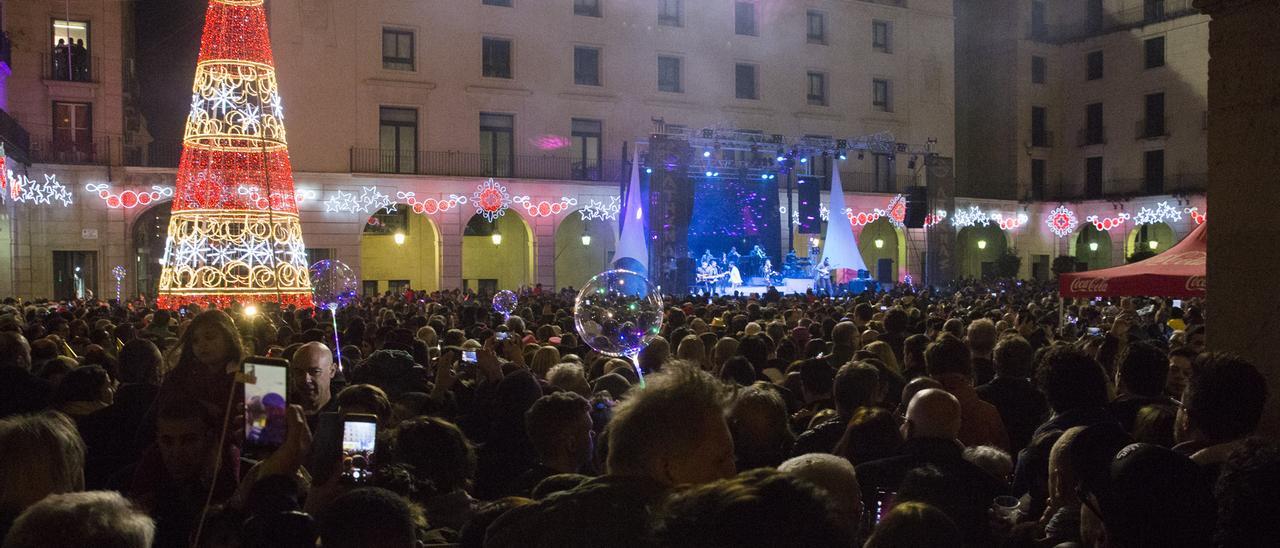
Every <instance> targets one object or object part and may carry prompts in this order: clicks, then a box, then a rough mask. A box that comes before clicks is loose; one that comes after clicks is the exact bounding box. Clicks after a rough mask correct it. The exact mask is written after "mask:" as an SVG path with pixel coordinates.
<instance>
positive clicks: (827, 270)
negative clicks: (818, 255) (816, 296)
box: [813, 258, 832, 294]
mask: <svg viewBox="0 0 1280 548" xmlns="http://www.w3.org/2000/svg"><path fill="white" fill-rule="evenodd" d="M813 289H814V291H815V292H817V293H822V292H823V291H826V292H827V294H831V293H832V287H831V263H830V262H829V261H827V259H825V258H824V259H822V264H820V265H818V268H817V280H816V281H815V283H814V288H813Z"/></svg>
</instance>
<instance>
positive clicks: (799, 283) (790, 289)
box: [693, 277, 814, 295]
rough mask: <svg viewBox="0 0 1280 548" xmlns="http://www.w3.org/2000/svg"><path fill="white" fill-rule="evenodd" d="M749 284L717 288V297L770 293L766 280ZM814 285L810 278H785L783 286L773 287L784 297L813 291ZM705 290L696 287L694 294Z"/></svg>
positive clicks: (761, 279)
mask: <svg viewBox="0 0 1280 548" xmlns="http://www.w3.org/2000/svg"><path fill="white" fill-rule="evenodd" d="M747 283H748V284H751V285H746V284H743V285H740V286H738V287H729V286H728V285H724V286H719V287H716V288H715V294H716V295H733V294H734V292H737V293H738V294H741V295H751V294H753V293H754V294H759V295H764V294H765V293H766V292H768V291H769V286H768V285H764V278H758V277H757V278H751V279H749V280H747ZM813 285H814V281H813V280H811V279H808V278H785V279H783V280H782V284H781V285H775V286H773V287H774V288H775V289H777V290H778V292H779V293H782V294H783V295H791V294H795V293H804V292H806V291H808V290H810V289H813ZM705 290H706V288H705V287H703V286H695V287H694V288H693V292H694V293H697V294H702V293H704V292H705Z"/></svg>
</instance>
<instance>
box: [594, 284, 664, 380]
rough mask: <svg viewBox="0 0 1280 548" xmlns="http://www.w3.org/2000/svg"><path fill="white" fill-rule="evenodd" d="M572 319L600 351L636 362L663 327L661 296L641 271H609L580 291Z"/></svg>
mask: <svg viewBox="0 0 1280 548" xmlns="http://www.w3.org/2000/svg"><path fill="white" fill-rule="evenodd" d="M573 321H574V325H576V326H577V328H578V335H579V336H581V337H582V341H583V342H584V343H586V344H587V345H589V346H590V347H591V348H594V349H595V350H596V351H597V352H600V353H601V354H605V355H608V356H614V357H626V358H631V359H632V360H633V361H634V360H635V358H636V356H637V355H638V354H639V353H640V351H641V350H643V349H644V347H646V346H648V345H649V342H650V341H652V340H653V338H654V337H657V336H658V332H659V331H660V330H661V329H662V296H661V295H660V294H659V293H658V291H657V289H655V288H654V287H653V285H652V284H650V283H649V280H648V279H646V278H645V277H644V276H641V275H640V274H637V273H635V272H632V271H630V270H608V271H605V272H601V273H600V274H597V275H596V276H595V277H594V278H591V280H590V281H588V282H587V284H586V285H584V286H583V287H582V291H580V292H578V298H577V300H576V301H575V302H574V305H573Z"/></svg>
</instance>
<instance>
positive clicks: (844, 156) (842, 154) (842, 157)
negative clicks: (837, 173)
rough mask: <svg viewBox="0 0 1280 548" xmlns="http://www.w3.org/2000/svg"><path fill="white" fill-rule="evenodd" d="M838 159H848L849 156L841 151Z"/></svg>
mask: <svg viewBox="0 0 1280 548" xmlns="http://www.w3.org/2000/svg"><path fill="white" fill-rule="evenodd" d="M840 159H841V160H848V159H849V157H848V156H847V155H845V153H843V152H841V153H840Z"/></svg>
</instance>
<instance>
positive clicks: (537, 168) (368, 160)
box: [350, 148, 622, 181]
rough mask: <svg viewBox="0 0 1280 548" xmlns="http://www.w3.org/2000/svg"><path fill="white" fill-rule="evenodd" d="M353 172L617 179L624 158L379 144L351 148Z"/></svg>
mask: <svg viewBox="0 0 1280 548" xmlns="http://www.w3.org/2000/svg"><path fill="white" fill-rule="evenodd" d="M350 164H351V172H352V173H399V174H406V175H444V176H450V177H509V178H514V179H559V180H566V179H572V180H579V181H606V180H616V179H617V178H618V177H619V176H620V174H621V173H622V172H621V170H622V162H621V161H620V160H614V159H606V160H600V161H583V160H582V159H579V158H567V157H556V156H529V155H515V156H510V157H506V158H494V157H492V156H490V155H487V154H480V153H475V152H432V151H424V150H419V151H416V152H413V153H408V152H397V151H394V150H382V149H377V148H352V149H351V159H350Z"/></svg>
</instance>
